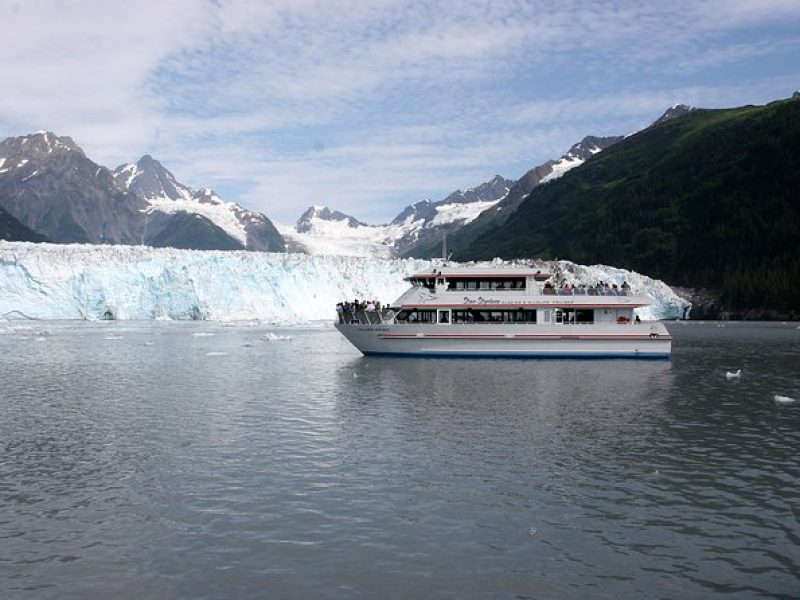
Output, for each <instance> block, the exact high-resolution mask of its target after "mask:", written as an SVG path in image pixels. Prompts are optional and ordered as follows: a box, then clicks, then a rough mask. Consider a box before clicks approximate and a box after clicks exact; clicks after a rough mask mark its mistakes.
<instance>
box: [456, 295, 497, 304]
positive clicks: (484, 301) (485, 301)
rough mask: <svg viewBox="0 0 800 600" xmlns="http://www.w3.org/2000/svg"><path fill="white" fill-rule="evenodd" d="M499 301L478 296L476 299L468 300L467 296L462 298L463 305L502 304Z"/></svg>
mask: <svg viewBox="0 0 800 600" xmlns="http://www.w3.org/2000/svg"><path fill="white" fill-rule="evenodd" d="M502 303H503V302H502V301H501V300H492V299H490V298H483V297H481V296H478V297H477V298H470V297H469V296H464V304H502Z"/></svg>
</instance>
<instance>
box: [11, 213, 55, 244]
mask: <svg viewBox="0 0 800 600" xmlns="http://www.w3.org/2000/svg"><path fill="white" fill-rule="evenodd" d="M0 240H9V241H12V242H44V241H46V240H45V238H44V236H42V235H39V234H38V233H36V232H35V231H33V230H31V229H29V228H27V227H25V225H23V224H22V223H20V222H19V221H18V220H17V219H15V218H14V217H12V216H11V215H10V214H9V213H8V212H6V211H5V210H3V208H1V207H0Z"/></svg>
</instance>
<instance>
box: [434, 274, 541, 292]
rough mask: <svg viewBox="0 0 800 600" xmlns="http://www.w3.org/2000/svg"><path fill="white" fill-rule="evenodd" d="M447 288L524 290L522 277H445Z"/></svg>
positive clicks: (460, 289) (454, 289) (453, 289)
mask: <svg viewBox="0 0 800 600" xmlns="http://www.w3.org/2000/svg"><path fill="white" fill-rule="evenodd" d="M446 282H447V289H448V290H451V291H463V290H471V291H475V290H524V289H525V279H524V278H509V279H500V278H492V279H477V278H476V279H470V278H466V277H465V278H453V277H452V276H450V277H447V279H446Z"/></svg>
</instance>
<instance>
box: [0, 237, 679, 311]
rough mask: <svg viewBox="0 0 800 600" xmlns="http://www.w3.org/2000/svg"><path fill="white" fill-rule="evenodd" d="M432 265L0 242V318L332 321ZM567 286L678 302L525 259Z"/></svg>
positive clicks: (641, 282) (625, 277) (595, 269)
mask: <svg viewBox="0 0 800 600" xmlns="http://www.w3.org/2000/svg"><path fill="white" fill-rule="evenodd" d="M440 264H441V261H440V260H434V261H431V260H420V259H411V258H409V259H397V258H396V259H376V258H363V257H353V256H312V255H308V254H292V253H267V252H252V251H214V250H177V249H173V248H150V247H146V246H106V245H89V244H75V245H60V244H36V243H30V242H4V241H0V320H5V321H10V320H21V319H34V320H44V319H84V320H99V319H103V318H114V319H126V320H128V319H129V320H155V319H172V320H211V321H245V320H257V321H263V322H268V323H274V324H280V325H300V324H307V323H312V322H315V321H316V322H318V321H330V322H332V321H333V320H334V318H335V316H336V312H335V305H336V303H337V302H341V301H343V300H346V299H354V298H360V299H374V300H378V301H380V302H381V303H389V302H391V301H394V300H395V299H396V298H398V297H399V296H400V295H401V294H402V293H403V292H404V291H405V290H406V289H407V288H408V283H407V282H405V281H404V280H403V279H404V278H405V277H408V276H409V275H411V274H413V273H416V272H424V271H428V270H430V269H431V268H433V267H434V266H435V265H440ZM538 265H541V266H542V267H543V270H544V269H548V270H552V271H554V272H555V273H556V274H557V275H558V276H559V277H563V278H565V279H566V280H568V281H571V282H572V283H587V284H589V283H595V282H597V281H600V280H602V281H605V282H608V283H617V284H618V285H619V284H621V283H622V282H623V281H627V282H628V283H629V284H630V285H631V287H632V289H633V290H634V291H635V292H637V293H641V294H644V295H647V296H649V297H650V298H651V299H652V300H653V304H652V305H651V306H648V307H644V308H642V309H638V313H639V316H640V317H641V318H642V319H646V320H647V319H674V318H679V317H681V316H682V315H683V312H684V307H685V306H687V302H686V301H685V300H684V299H682V298H680V297H679V296H677V295H676V294H675V293H674V292H673V291H672V289H671V288H670V287H669V286H667V285H666V284H665V283H663V282H661V281H657V280H654V279H651V278H649V277H646V276H644V275H640V274H638V273H634V272H631V271H626V270H624V269H617V268H614V267H606V266H601V265H595V266H582V265H577V264H575V263H571V262H569V261H558V262H557V263H549V262H548V263H545V262H541V263H534V266H538Z"/></svg>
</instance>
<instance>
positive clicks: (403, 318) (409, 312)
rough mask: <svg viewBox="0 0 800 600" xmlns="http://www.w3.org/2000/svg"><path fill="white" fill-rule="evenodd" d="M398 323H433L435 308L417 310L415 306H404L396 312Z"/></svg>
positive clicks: (434, 320)
mask: <svg viewBox="0 0 800 600" xmlns="http://www.w3.org/2000/svg"><path fill="white" fill-rule="evenodd" d="M396 319H397V322H398V323H435V322H436V311H435V310H419V309H416V308H404V309H403V310H401V311H400V312H399V313H397V317H396Z"/></svg>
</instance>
